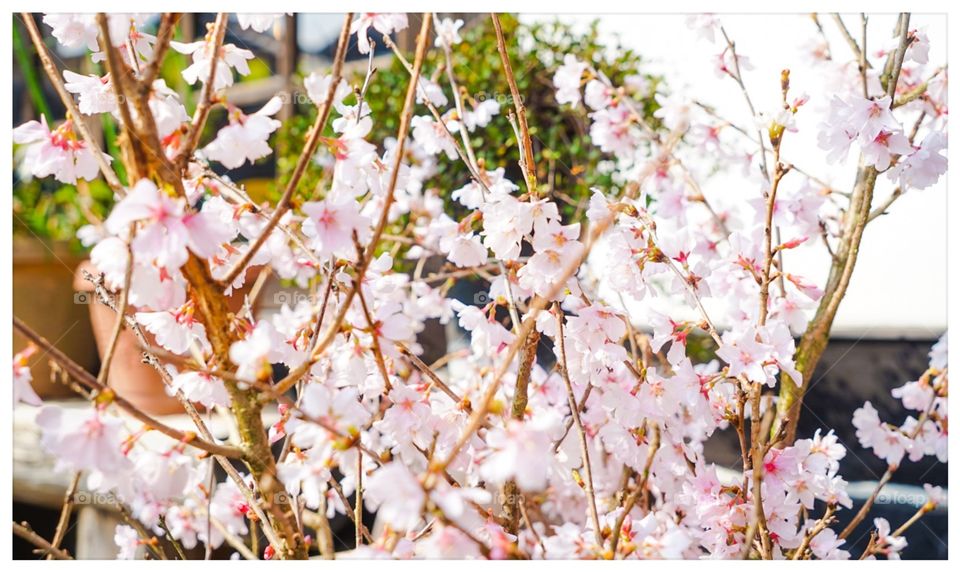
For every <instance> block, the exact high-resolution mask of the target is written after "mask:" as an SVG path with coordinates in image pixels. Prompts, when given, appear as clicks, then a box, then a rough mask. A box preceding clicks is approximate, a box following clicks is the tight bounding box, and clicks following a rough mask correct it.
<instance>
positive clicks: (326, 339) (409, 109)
mask: <svg viewBox="0 0 960 572" xmlns="http://www.w3.org/2000/svg"><path fill="white" fill-rule="evenodd" d="M429 32H430V14H429V13H426V14H424V16H423V20H422V23H421V26H420V34H419V36H418V38H417V49H416V53H415V56H414V64H413V75H412V77H411V79H410V83H409V84H408V85H407V94H406V98H405V99H404V103H403V111H402V112H401V115H400V126H399V128H398V129H397V147H396V149H395V151H394V153H393V165H392V169H391V173H390V182H389V184H388V186H387V194H386V198H385V199H384V203H383V211H382V212H381V214H380V219H379V221H378V222H377V226H376V229H375V230H374V231H373V235H372V236H371V238H370V242H369V243H368V245H367V249H366V251H365V253H364V256H363V260H362V261H361V263H360V264H359V265H358V267H357V270H356V278H355V283H356V284H362V283H363V276H364V274H365V273H366V270H367V266H368V265H369V264H370V261H371V260H372V259H373V257H374V254H375V253H376V248H377V244H378V243H379V242H380V237H381V236H382V235H383V231H384V229H385V228H386V226H387V220H388V218H389V216H390V207H391V206H392V205H393V200H394V193H395V192H396V188H397V178H398V176H399V175H400V163H401V162H402V161H403V148H404V146H405V145H406V140H407V135H408V134H409V131H410V119H411V117H412V115H413V107H414V106H413V102H414V96H415V95H416V92H417V85H418V79H419V77H420V70H421V69H422V68H423V58H424V55H425V54H426V49H427V39H428V36H429ZM356 294H357V289H356V288H350V289H348V290H347V292H346V294H345V296H344V300H343V302H341V304H340V309H339V310H338V311H337V315H336V317H335V318H334V320H333V323H332V324H331V325H330V327H329V328H327V331H326V333H324V335H323V336H322V337H320V338H319V339H318V340H317V342H316V344H315V345H314V348H313V350H311V352H310V357H309V359H307V360H305V361H304V362H303V363H302V364H301V365H300V366H299V367H297V368H294V369H293V370H292V371H291V372H290V373H289V374H288V375H287V377H285V378H284V379H282V380H280V381H279V382H277V383H276V384H275V385H274V387H273V390H272V391H271V392H270V393H269V394H265V397H263V399H270V398H272V397H275V396H276V395H279V394H282V393H284V392H286V391H287V390H289V389H290V388H291V387H293V386H294V385H295V384H296V383H297V380H299V379H300V377H302V376H303V374H305V373H306V372H307V371H308V370H309V369H310V366H312V365H313V363H314V362H316V360H317V359H319V357H320V356H321V355H322V354H323V352H324V350H326V348H327V346H329V345H330V343H331V342H333V339H334V337H336V335H337V334H338V333H339V332H340V326H341V325H342V324H343V320H344V318H346V315H347V311H348V310H349V309H350V304H351V303H352V302H353V298H354V296H356Z"/></svg>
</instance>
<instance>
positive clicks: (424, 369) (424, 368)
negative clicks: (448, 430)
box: [396, 342, 470, 413]
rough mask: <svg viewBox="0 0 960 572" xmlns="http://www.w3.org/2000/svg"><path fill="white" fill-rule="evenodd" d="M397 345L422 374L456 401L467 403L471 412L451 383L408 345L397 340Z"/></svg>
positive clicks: (467, 409)
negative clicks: (445, 380) (445, 381)
mask: <svg viewBox="0 0 960 572" xmlns="http://www.w3.org/2000/svg"><path fill="white" fill-rule="evenodd" d="M396 345H397V349H399V350H400V353H402V354H403V355H404V356H406V358H407V359H408V360H410V363H412V364H413V365H414V366H415V367H416V368H417V369H418V370H420V372H421V373H422V374H424V375H426V376H427V377H428V378H430V382H431V383H432V384H433V385H435V386H437V387H439V388H440V391H442V392H443V393H444V394H445V395H446V396H447V397H449V398H450V399H452V400H453V402H454V403H457V404H463V405H465V406H466V408H465V411H467V413H469V412H470V409H469V404H467V403H465V402H464V401H463V398H462V397H460V396H459V395H457V392H455V391H454V390H453V389H451V388H450V386H449V385H447V384H446V383H444V381H443V380H442V379H440V376H438V375H437V374H436V373H435V372H434V371H433V369H431V367H430V366H428V365H427V364H425V363H423V360H421V359H420V358H419V357H418V356H417V355H415V354H414V353H413V352H411V351H410V349H409V348H408V347H407V346H405V345H403V344H402V343H400V342H397V343H396Z"/></svg>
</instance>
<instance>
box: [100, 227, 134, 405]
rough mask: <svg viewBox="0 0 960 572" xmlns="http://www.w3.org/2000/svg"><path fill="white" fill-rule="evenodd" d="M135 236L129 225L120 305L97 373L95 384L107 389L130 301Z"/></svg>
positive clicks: (132, 228)
mask: <svg viewBox="0 0 960 572" xmlns="http://www.w3.org/2000/svg"><path fill="white" fill-rule="evenodd" d="M134 236H136V229H135V227H134V225H130V238H129V240H128V242H127V244H126V248H127V264H126V270H125V271H124V274H123V288H122V289H121V291H120V304H119V305H118V306H117V309H116V312H117V319H116V320H115V321H114V324H113V331H112V332H111V334H110V341H109V342H108V343H107V349H106V350H105V351H104V353H103V360H101V362H100V371H99V372H98V373H97V383H99V384H100V385H103V386H104V387H107V386H109V385H110V381H109V378H110V366H111V364H112V363H113V356H114V353H116V350H117V342H119V341H120V334H121V332H123V324H124V322H125V318H126V314H127V303H128V301H129V299H130V285H131V282H132V278H133V251H132V250H131V248H130V244H131V243H132V242H133V237H134Z"/></svg>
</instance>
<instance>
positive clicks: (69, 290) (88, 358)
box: [13, 235, 99, 399]
mask: <svg viewBox="0 0 960 572" xmlns="http://www.w3.org/2000/svg"><path fill="white" fill-rule="evenodd" d="M82 260H83V259H82V258H80V257H79V256H77V255H76V254H73V253H71V252H70V249H69V248H68V247H67V245H66V244H65V243H59V242H47V241H42V240H39V239H34V238H28V237H24V236H16V235H15V236H14V237H13V315H15V316H17V317H18V318H20V319H22V320H23V321H24V322H26V323H27V324H29V325H30V327H32V328H33V329H34V330H36V331H37V332H38V333H39V334H40V335H42V336H43V337H45V338H46V339H48V340H50V342H52V343H55V344H56V346H57V347H58V348H59V349H60V350H62V351H63V352H64V353H65V354H67V355H68V356H69V357H70V358H71V359H73V360H74V361H76V362H77V363H78V364H80V365H81V366H83V367H84V368H86V369H87V370H88V371H94V372H95V371H96V370H97V367H98V364H99V359H98V357H97V347H96V344H95V343H94V340H93V336H91V335H90V333H91V331H90V313H89V309H88V306H87V304H86V302H87V301H88V299H89V296H86V297H85V296H75V292H74V289H73V276H74V272H75V271H76V268H77V266H78V265H79V264H80V263H81V261H82ZM26 345H27V340H26V339H24V338H23V337H22V336H21V335H20V334H18V333H16V332H14V334H13V351H14V352H19V351H20V350H22V349H24V348H25V347H26ZM29 363H30V368H31V370H32V372H33V388H34V390H35V391H36V392H37V394H38V395H39V396H40V397H41V398H43V399H55V398H64V397H70V396H73V395H75V394H74V392H73V391H72V390H71V389H70V388H69V387H67V386H66V385H64V384H62V383H59V382H56V381H54V380H52V379H51V376H52V373H53V369H52V368H51V367H50V363H49V359H48V358H47V357H45V356H44V355H43V352H37V353H35V354H34V355H33V357H32V358H31V359H30V362H29Z"/></svg>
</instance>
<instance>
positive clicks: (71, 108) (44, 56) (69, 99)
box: [20, 12, 125, 196]
mask: <svg viewBox="0 0 960 572" xmlns="http://www.w3.org/2000/svg"><path fill="white" fill-rule="evenodd" d="M20 17H21V19H22V20H23V24H24V26H26V28H27V32H28V33H29V34H30V40H31V41H32V42H33V46H34V48H36V50H37V55H38V56H40V63H41V64H43V70H44V71H45V72H46V73H47V78H48V79H49V80H50V83H51V84H52V85H53V88H54V89H55V90H56V92H57V95H59V96H60V99H61V100H62V101H63V105H64V107H66V108H67V113H68V115H69V117H70V118H71V119H73V121H74V125H76V127H77V131H79V132H80V135H81V137H83V140H84V142H85V143H86V144H87V145H88V146H89V147H90V153H91V154H92V155H93V157H94V159H96V161H97V165H99V167H100V172H101V173H102V174H103V178H104V180H106V182H107V185H109V186H110V189H112V190H113V192H115V193H118V194H120V195H121V196H122V195H124V194H125V191H124V190H123V185H121V184H120V179H119V178H117V174H116V173H115V172H114V171H113V168H111V167H110V163H108V162H107V160H106V158H104V156H103V153H102V152H101V151H100V147H99V146H98V145H97V142H96V139H94V138H93V135H92V134H91V133H90V130H89V129H88V128H87V124H86V123H85V122H84V121H83V115H81V113H80V110H79V109H77V104H76V102H74V100H73V95H71V94H70V92H68V91H67V88H66V87H65V86H64V84H63V79H62V76H61V75H60V71H59V70H58V69H57V65H56V64H55V63H53V59H52V58H51V57H50V50H48V49H47V46H46V44H44V43H43V36H42V35H41V34H40V30H39V29H37V23H36V22H35V21H34V19H33V14H31V13H29V12H23V13H21V14H20ZM52 119H53V118H51V120H52Z"/></svg>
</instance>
